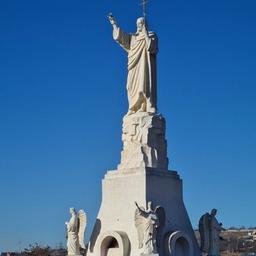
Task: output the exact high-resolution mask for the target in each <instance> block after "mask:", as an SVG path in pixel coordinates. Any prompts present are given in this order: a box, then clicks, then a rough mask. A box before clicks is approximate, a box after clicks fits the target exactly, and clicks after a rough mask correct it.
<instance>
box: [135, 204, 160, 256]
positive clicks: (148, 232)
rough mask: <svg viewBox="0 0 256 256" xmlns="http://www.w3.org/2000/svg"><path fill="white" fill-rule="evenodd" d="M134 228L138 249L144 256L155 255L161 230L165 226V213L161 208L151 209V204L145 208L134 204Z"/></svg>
mask: <svg viewBox="0 0 256 256" xmlns="http://www.w3.org/2000/svg"><path fill="white" fill-rule="evenodd" d="M135 205H136V207H137V209H136V210H135V218H134V220H135V226H136V228H137V231H138V239H139V248H140V249H141V248H142V249H143V253H144V254H146V255H149V254H154V253H157V251H158V247H157V243H158V242H159V240H158V238H160V237H161V231H162V228H163V227H164V225H165V211H164V208H163V207H161V206H157V207H156V208H155V209H154V208H153V205H152V202H148V205H147V208H146V209H145V208H144V207H143V206H139V205H138V204H137V202H135Z"/></svg>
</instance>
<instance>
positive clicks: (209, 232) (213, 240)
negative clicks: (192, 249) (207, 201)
mask: <svg viewBox="0 0 256 256" xmlns="http://www.w3.org/2000/svg"><path fill="white" fill-rule="evenodd" d="M216 214H217V210H216V209H212V211H211V213H210V214H209V213H205V214H204V215H203V216H202V217H201V218H200V220H199V232H200V237H201V251H202V252H204V253H206V254H207V255H208V256H219V255H220V240H221V239H222V238H221V237H220V233H221V231H222V230H224V228H222V223H219V222H218V221H217V219H216V217H215V216H216Z"/></svg>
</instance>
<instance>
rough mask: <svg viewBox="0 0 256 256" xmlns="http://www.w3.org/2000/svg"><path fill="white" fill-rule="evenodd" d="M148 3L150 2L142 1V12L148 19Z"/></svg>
mask: <svg viewBox="0 0 256 256" xmlns="http://www.w3.org/2000/svg"><path fill="white" fill-rule="evenodd" d="M147 3H148V0H141V5H142V12H143V16H144V18H146V5H147Z"/></svg>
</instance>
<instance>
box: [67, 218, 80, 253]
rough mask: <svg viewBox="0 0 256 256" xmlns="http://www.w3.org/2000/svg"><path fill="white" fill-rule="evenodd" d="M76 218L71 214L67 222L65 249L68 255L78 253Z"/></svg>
mask: <svg viewBox="0 0 256 256" xmlns="http://www.w3.org/2000/svg"><path fill="white" fill-rule="evenodd" d="M78 228H79V225H78V218H77V216H76V215H72V216H71V218H70V221H69V223H68V224H67V233H68V239H67V249H68V255H79V254H80V253H79V241H78Z"/></svg>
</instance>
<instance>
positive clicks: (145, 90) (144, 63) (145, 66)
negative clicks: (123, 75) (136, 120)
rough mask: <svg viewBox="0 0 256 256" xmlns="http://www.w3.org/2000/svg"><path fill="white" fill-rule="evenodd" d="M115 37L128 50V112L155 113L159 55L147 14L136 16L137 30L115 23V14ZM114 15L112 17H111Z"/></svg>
mask: <svg viewBox="0 0 256 256" xmlns="http://www.w3.org/2000/svg"><path fill="white" fill-rule="evenodd" d="M109 18H110V21H111V23H112V25H113V38H114V40H116V41H117V42H118V43H119V44H120V45H121V46H122V48H123V49H124V50H126V51H127V53H128V77H127V86H126V88H127V94H128V103H129V111H128V114H132V113H135V112H137V111H142V112H149V113H155V112H156V108H157V102H156V101H157V95H156V89H157V79H156V55H157V52H158V40H157V36H156V34H155V33H153V32H148V31H147V28H146V24H145V23H146V21H145V20H144V18H139V19H138V20H137V32H136V33H135V34H128V33H126V32H124V31H122V30H121V28H119V27H118V26H117V25H116V21H115V20H114V18H113V16H112V17H109ZM111 19H112V20H111Z"/></svg>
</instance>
